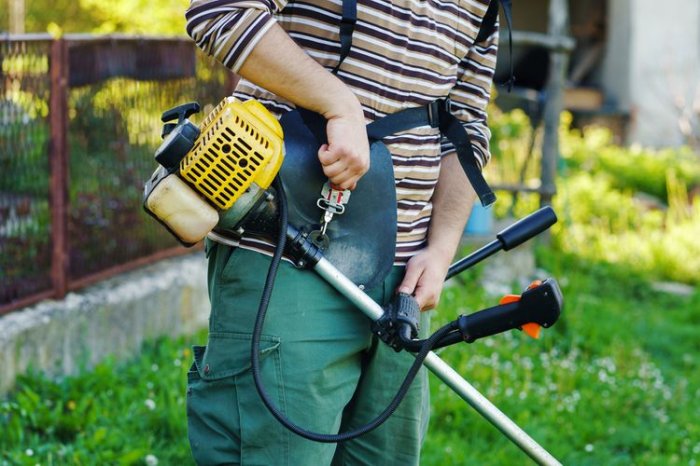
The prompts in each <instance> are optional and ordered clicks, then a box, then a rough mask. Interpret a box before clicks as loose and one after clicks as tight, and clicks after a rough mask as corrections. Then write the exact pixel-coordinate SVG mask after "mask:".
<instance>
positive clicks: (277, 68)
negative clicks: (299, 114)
mask: <svg viewBox="0 0 700 466" xmlns="http://www.w3.org/2000/svg"><path fill="white" fill-rule="evenodd" d="M238 73H239V74H240V75H241V76H243V77H244V78H246V79H247V80H249V81H251V82H253V83H255V84H257V85H259V86H261V87H264V88H265V89H267V90H268V91H270V92H272V93H274V94H276V95H278V96H280V97H282V98H283V99H286V100H288V101H290V102H292V103H294V104H295V105H298V106H301V107H304V108H306V109H309V110H312V111H314V112H316V113H320V114H321V115H323V116H324V117H326V118H327V119H331V118H334V117H338V116H348V115H350V116H352V117H355V118H359V119H361V120H362V121H364V117H363V114H362V107H361V106H360V104H359V102H358V100H357V98H356V97H355V95H354V94H353V93H352V91H351V90H350V89H349V88H348V87H347V86H346V85H345V84H344V83H343V82H342V81H341V80H340V79H338V78H337V77H336V76H334V75H333V74H332V73H330V72H329V71H328V70H326V69H325V68H323V67H322V66H321V65H319V64H318V63H317V62H316V61H315V60H314V59H312V58H311V57H309V56H308V55H307V54H306V53H305V52H304V51H303V50H302V49H301V48H300V47H299V46H298V45H297V44H296V43H295V42H294V41H293V40H292V39H291V38H290V37H289V35H288V34H287V33H286V32H285V31H284V30H283V29H282V27H280V26H279V25H278V24H274V25H272V27H270V29H269V30H268V31H267V32H266V33H265V35H264V36H263V37H262V38H261V39H260V41H259V42H258V43H257V44H256V46H255V48H254V49H253V51H252V52H251V53H250V55H249V56H248V57H247V58H246V60H245V61H244V62H243V64H242V66H241V68H240V69H239V71H238Z"/></svg>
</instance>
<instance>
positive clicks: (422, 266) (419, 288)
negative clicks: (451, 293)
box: [398, 247, 452, 311]
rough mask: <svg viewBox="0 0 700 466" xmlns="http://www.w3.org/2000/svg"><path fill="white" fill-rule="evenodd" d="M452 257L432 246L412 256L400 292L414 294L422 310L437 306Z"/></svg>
mask: <svg viewBox="0 0 700 466" xmlns="http://www.w3.org/2000/svg"><path fill="white" fill-rule="evenodd" d="M451 258H452V257H451V256H450V257H447V256H446V255H445V254H444V253H441V252H439V251H433V250H431V249H430V247H428V248H426V249H424V250H422V251H421V252H419V253H418V254H416V255H415V256H413V257H411V259H409V261H408V263H407V264H406V275H404V278H403V281H402V282H401V284H400V285H399V289H398V292H400V293H406V294H410V295H413V297H414V298H416V301H418V305H419V306H420V310H421V311H427V310H429V309H433V308H435V307H437V305H438V302H439V301H440V293H441V292H442V286H443V284H444V282H445V277H446V276H447V270H448V269H449V267H450V260H451Z"/></svg>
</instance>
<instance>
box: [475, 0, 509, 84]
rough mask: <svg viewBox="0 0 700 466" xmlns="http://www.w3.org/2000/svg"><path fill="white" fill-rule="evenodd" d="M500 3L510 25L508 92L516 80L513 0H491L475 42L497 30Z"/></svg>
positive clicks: (482, 39)
mask: <svg viewBox="0 0 700 466" xmlns="http://www.w3.org/2000/svg"><path fill="white" fill-rule="evenodd" d="M499 4H500V5H501V6H502V7H503V16H504V17H505V19H506V24H507V25H508V62H509V65H510V77H509V78H508V82H507V83H506V84H507V85H508V92H510V91H511V89H512V87H513V83H514V82H515V77H514V75H513V0H491V2H490V3H489V7H488V9H487V10H486V14H485V15H484V18H483V20H482V21H481V28H479V33H478V34H477V35H476V39H474V42H477V43H478V42H483V41H485V40H486V39H488V38H489V36H490V35H491V34H493V32H494V31H495V30H496V20H497V19H498V6H499Z"/></svg>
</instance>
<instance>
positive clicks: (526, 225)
mask: <svg viewBox="0 0 700 466" xmlns="http://www.w3.org/2000/svg"><path fill="white" fill-rule="evenodd" d="M555 223H557V214H555V213H554V209H552V208H551V207H550V206H545V207H542V208H541V209H539V210H537V211H536V212H534V213H532V214H530V215H528V216H527V217H525V218H523V219H521V220H519V221H517V222H515V223H514V224H512V225H511V226H509V227H508V228H506V229H505V230H503V231H501V232H500V233H498V234H497V235H496V238H498V240H499V241H500V242H501V244H502V245H503V249H504V250H506V251H508V250H509V249H513V248H514V247H516V246H519V245H520V244H522V243H524V242H525V241H527V240H529V239H530V238H532V237H534V236H537V235H539V234H540V233H542V232H543V231H545V230H546V229H547V228H549V227H551V226H552V225H554V224H555Z"/></svg>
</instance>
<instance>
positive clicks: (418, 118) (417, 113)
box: [367, 99, 496, 207]
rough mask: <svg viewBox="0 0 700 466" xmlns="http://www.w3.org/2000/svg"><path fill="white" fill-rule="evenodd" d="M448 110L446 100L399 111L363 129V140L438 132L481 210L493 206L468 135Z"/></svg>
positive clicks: (490, 194) (491, 192)
mask: <svg viewBox="0 0 700 466" xmlns="http://www.w3.org/2000/svg"><path fill="white" fill-rule="evenodd" d="M449 107H450V101H449V99H440V100H436V101H434V102H431V103H429V104H428V105H425V106H422V107H412V108H407V109H404V110H400V111H398V112H396V113H392V114H390V115H386V116H385V117H383V118H379V119H377V120H375V121H373V122H372V123H370V124H369V125H367V136H368V137H369V139H370V140H380V139H382V138H384V137H386V136H389V135H392V134H395V133H398V132H400V131H406V130H409V129H412V128H416V127H418V126H426V125H430V126H432V127H433V128H440V133H442V135H443V136H445V137H446V138H447V139H448V140H449V141H450V142H451V143H452V144H453V145H454V146H455V151H456V152H457V158H458V159H459V163H460V165H461V166H462V169H463V170H464V173H465V174H466V175H467V178H468V179H469V182H470V183H471V185H472V187H473V188H474V191H476V194H477V196H479V201H481V204H482V205H483V206H484V207H486V206H489V205H491V204H493V203H494V202H496V195H495V194H494V193H493V191H492V190H491V188H490V187H489V185H488V183H486V180H485V179H484V175H483V174H482V173H481V169H480V168H479V162H478V161H477V158H476V155H475V154H474V148H473V147H472V144H471V141H470V139H469V133H467V130H466V129H465V128H464V125H463V124H462V122H461V121H460V120H459V119H458V118H457V117H455V116H454V115H453V114H452V113H451V112H450V108H449Z"/></svg>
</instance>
